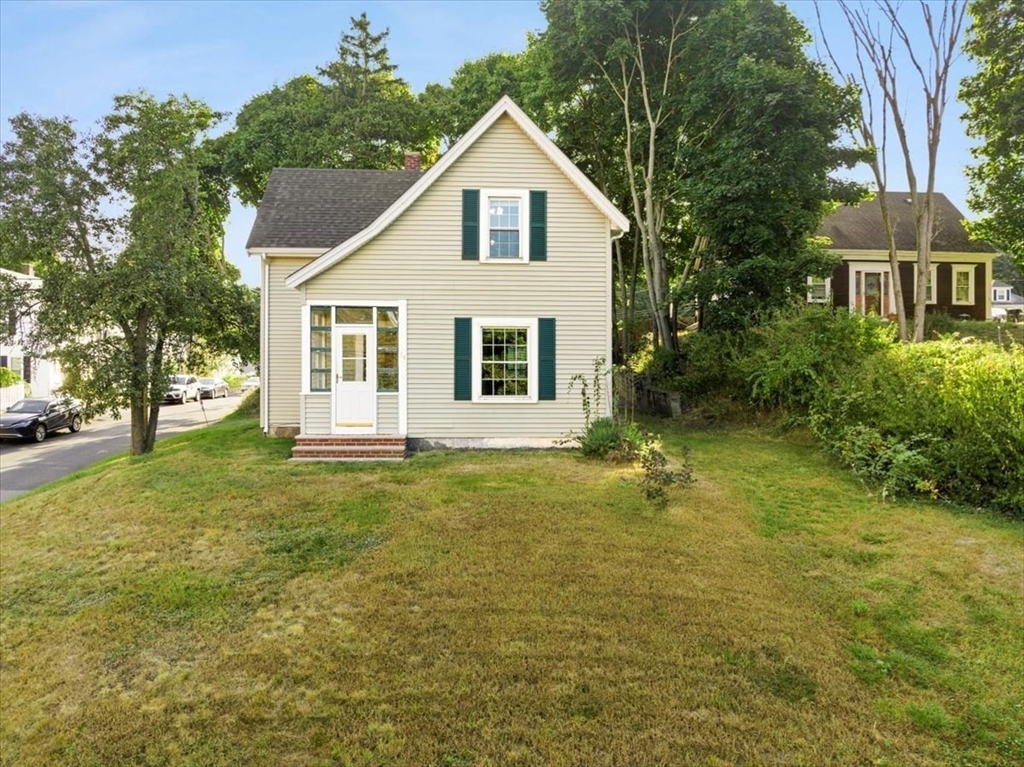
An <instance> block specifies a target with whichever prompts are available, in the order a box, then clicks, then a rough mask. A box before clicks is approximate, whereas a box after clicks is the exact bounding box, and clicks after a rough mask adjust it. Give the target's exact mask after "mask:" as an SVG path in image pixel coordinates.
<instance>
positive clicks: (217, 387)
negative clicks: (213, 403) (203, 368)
mask: <svg viewBox="0 0 1024 767" xmlns="http://www.w3.org/2000/svg"><path fill="white" fill-rule="evenodd" d="M199 396H200V397H201V398H203V399H217V397H226V396H228V384H227V381H225V380H224V379H223V378H200V379H199Z"/></svg>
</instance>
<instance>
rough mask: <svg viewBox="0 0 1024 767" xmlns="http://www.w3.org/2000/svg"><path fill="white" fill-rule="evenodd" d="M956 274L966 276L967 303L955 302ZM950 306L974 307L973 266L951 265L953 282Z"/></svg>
mask: <svg viewBox="0 0 1024 767" xmlns="http://www.w3.org/2000/svg"><path fill="white" fill-rule="evenodd" d="M958 274H967V293H968V300H967V301H957V299H956V276H957V275H958ZM951 287H952V293H953V294H952V299H953V300H952V304H953V306H974V265H973V264H953V282H952V285H951Z"/></svg>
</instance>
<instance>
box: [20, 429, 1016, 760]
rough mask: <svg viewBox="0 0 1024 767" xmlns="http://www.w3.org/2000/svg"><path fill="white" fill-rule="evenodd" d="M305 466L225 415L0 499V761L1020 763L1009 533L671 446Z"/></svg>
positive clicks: (800, 451) (781, 454)
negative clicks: (667, 458)
mask: <svg viewBox="0 0 1024 767" xmlns="http://www.w3.org/2000/svg"><path fill="white" fill-rule="evenodd" d="M659 428H661V429H663V430H664V437H665V444H666V450H667V452H668V453H669V454H670V455H672V454H676V455H678V451H679V449H680V448H681V447H682V446H683V445H684V444H685V445H688V446H690V447H692V448H693V456H692V459H693V463H694V465H695V467H696V476H697V479H698V481H697V484H696V485H694V486H693V487H691V488H689V489H685V490H673V491H672V492H671V493H670V503H669V506H668V508H667V509H666V510H664V511H658V510H655V509H652V508H650V507H648V506H647V505H645V502H644V501H643V500H642V497H641V495H640V492H639V491H638V488H637V486H636V477H635V474H634V473H633V471H632V470H631V469H629V468H626V467H621V466H612V465H607V464H601V463H593V462H589V461H585V460H583V459H582V458H580V457H578V456H577V455H574V454H572V453H567V452H563V451H559V452H546V453H447V454H442V453H428V454H422V455H418V456H415V457H414V458H412V459H411V460H409V461H407V462H405V463H403V464H399V465H378V464H362V465H350V466H342V465H326V464H291V463H288V462H287V461H286V460H285V458H286V457H287V455H288V451H289V447H290V444H289V443H288V442H287V441H278V440H269V439H266V438H263V437H262V436H261V435H260V433H259V430H258V427H257V425H256V424H255V422H254V421H252V420H250V419H246V418H236V419H232V420H227V421H225V422H223V423H221V424H219V425H216V426H212V427H210V428H207V429H203V430H199V431H195V432H190V433H188V434H185V435H181V436H178V437H175V438H171V439H168V440H166V441H163V442H161V443H159V444H158V445H157V449H156V452H155V453H154V454H153V455H151V456H148V457H146V458H142V459H136V460H128V459H127V458H123V457H122V458H117V459H112V460H109V461H107V462H105V463H103V464H101V465H99V466H97V467H95V468H93V469H91V470H88V471H86V472H83V473H82V474H80V475H78V476H76V477H73V478H70V479H68V480H65V481H63V482H61V483H59V484H56V485H52V486H50V487H48V488H46V489H43V490H41V491H38V492H35V493H32V494H30V495H27V496H24V497H22V498H19V499H18V500H16V501H13V502H10V503H5V504H4V505H3V507H2V509H0V608H2V617H0V754H2V763H3V764H4V765H52V764H61V765H104V766H107V765H195V766H197V767H198V766H200V765H202V766H203V767H205V766H207V765H324V766H326V765H438V766H441V767H462V766H465V767H469V766H470V765H648V764H652V765H653V764H664V765H781V764H785V765H829V764H834V765H859V764H863V765H1003V764H1005V765H1011V764H1019V763H1021V761H1022V760H1024V658H1022V653H1024V651H1022V637H1024V625H1022V622H1024V618H1022V616H1024V526H1022V525H1021V524H1020V523H1019V522H1016V523H1015V522H1011V521H1009V520H1007V519H1004V518H1000V517H996V516H991V515H987V514H983V513H974V512H967V511H964V510H959V511H958V510H956V509H953V508H950V507H947V506H941V505H937V504H927V503H911V504H899V503H892V502H887V503H882V502H880V501H879V500H878V499H877V498H876V497H874V496H873V495H872V494H871V493H870V491H869V490H868V489H866V488H865V487H863V486H862V485H860V484H859V483H858V482H857V481H855V480H853V479H852V478H850V477H849V476H848V475H847V474H845V473H844V472H842V471H841V470H839V469H837V468H836V467H835V466H834V465H832V464H831V463H830V462H829V461H828V459H827V458H825V457H823V456H822V455H821V454H820V453H819V452H818V451H817V450H816V449H815V448H814V447H813V446H811V445H810V444H809V443H807V444H805V443H804V442H803V441H801V439H799V438H798V437H794V436H792V435H776V434H773V433H770V432H765V431H755V430H749V431H747V430H703V431H684V430H683V429H681V428H680V427H678V426H672V425H669V424H667V423H664V424H659Z"/></svg>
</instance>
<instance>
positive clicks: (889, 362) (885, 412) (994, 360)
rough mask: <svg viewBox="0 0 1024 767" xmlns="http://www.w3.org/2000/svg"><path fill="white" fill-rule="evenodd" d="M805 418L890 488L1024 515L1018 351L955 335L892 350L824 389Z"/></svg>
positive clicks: (1023, 412) (1023, 360)
mask: <svg viewBox="0 0 1024 767" xmlns="http://www.w3.org/2000/svg"><path fill="white" fill-rule="evenodd" d="M810 424H811V428H812V430H813V431H814V433H815V434H816V435H817V436H818V437H819V438H820V439H821V440H822V441H823V442H824V443H825V445H826V446H828V447H829V448H830V449H831V450H832V451H833V452H835V453H836V454H837V455H839V456H840V457H842V458H843V459H844V460H845V461H846V462H847V463H849V464H850V465H851V466H852V467H853V468H855V469H857V470H859V471H861V472H862V473H863V474H864V475H865V476H867V477H869V478H870V479H873V480H875V481H879V482H881V483H882V485H883V486H884V487H886V488H887V489H889V490H891V491H894V492H907V491H908V490H913V491H917V492H926V493H929V494H932V495H935V496H938V497H943V498H949V499H952V500H956V501H960V502H963V503H967V504H975V505H985V506H992V507H994V508H998V509H1002V510H1005V511H1010V512H1013V513H1017V514H1022V515H1024V347H1020V346H1015V347H1011V348H1010V349H1001V348H1000V347H998V346H996V345H995V344H991V343H983V342H977V341H972V340H961V339H956V338H947V339H944V340H941V341H929V342H925V343H922V344H901V345H895V346H891V347H888V348H886V349H883V350H880V351H878V352H876V353H875V354H874V355H872V356H871V357H870V358H868V359H867V360H866V361H865V362H864V364H863V365H861V366H860V367H859V368H858V369H857V370H856V371H855V372H854V373H853V374H852V375H850V376H849V377H848V378H846V379H845V380H844V381H842V382H841V383H840V384H839V385H838V386H836V387H834V388H831V389H829V390H828V391H827V392H824V393H823V395H822V397H821V398H820V400H819V401H818V402H816V403H815V405H814V407H813V408H812V415H811V419H810ZM871 455H874V456H875V460H874V461H873V462H872V461H871V460H870V459H869V456H871Z"/></svg>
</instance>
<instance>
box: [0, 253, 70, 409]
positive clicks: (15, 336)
mask: <svg viewBox="0 0 1024 767" xmlns="http://www.w3.org/2000/svg"><path fill="white" fill-rule="evenodd" d="M0 275H2V276H3V278H4V280H10V281H13V282H14V283H17V284H20V285H22V286H24V287H27V288H29V289H30V290H32V289H38V288H39V287H40V286H41V285H42V280H41V279H40V278H39V277H37V276H36V275H35V274H34V272H33V269H32V265H31V264H26V265H25V266H24V271H21V272H15V271H11V270H10V269H0ZM32 322H33V318H32V315H28V316H24V317H20V318H19V317H10V318H8V323H9V325H10V326H9V327H8V333H7V336H8V340H10V341H11V343H8V344H2V343H0V367H5V368H7V369H9V370H13V371H14V372H15V373H17V374H18V375H19V376H21V379H22V381H23V383H24V384H25V385H21V384H18V385H17V386H16V387H8V388H9V391H5V392H4V393H3V394H0V409H5V408H7V407H8V406H9V405H11V404H13V403H14V402H16V401H17V400H19V399H22V397H24V396H26V395H30V396H33V397H49V396H52V395H53V394H54V393H56V392H57V391H58V390H59V389H60V388H61V386H63V385H64V376H63V374H62V372H61V368H60V364H59V363H57V362H55V361H52V360H48V359H45V358H43V357H36V356H33V355H32V354H30V353H29V351H28V350H27V349H25V348H24V343H23V342H24V341H25V339H27V338H28V335H29V334H30V333H31V331H32Z"/></svg>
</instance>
